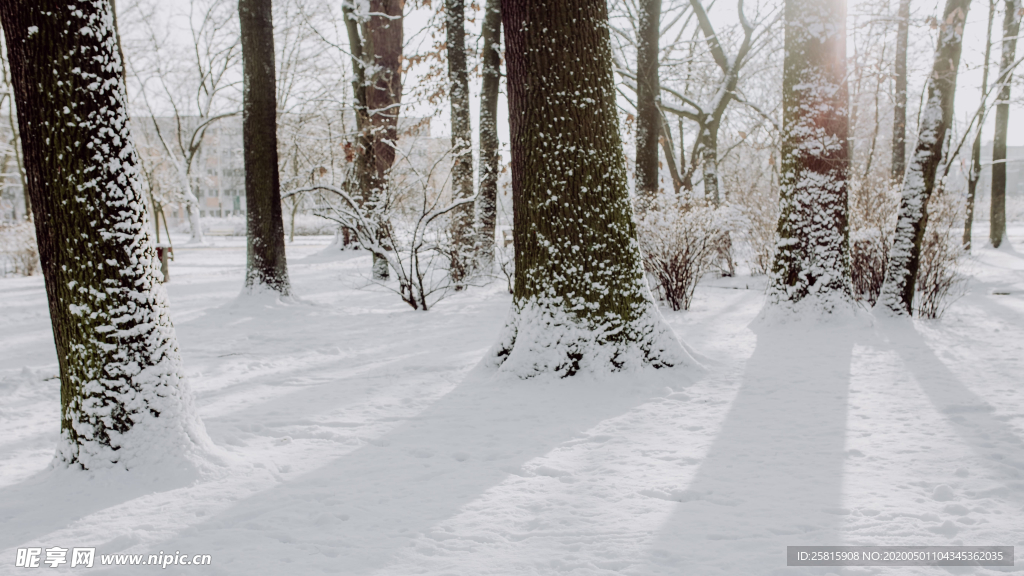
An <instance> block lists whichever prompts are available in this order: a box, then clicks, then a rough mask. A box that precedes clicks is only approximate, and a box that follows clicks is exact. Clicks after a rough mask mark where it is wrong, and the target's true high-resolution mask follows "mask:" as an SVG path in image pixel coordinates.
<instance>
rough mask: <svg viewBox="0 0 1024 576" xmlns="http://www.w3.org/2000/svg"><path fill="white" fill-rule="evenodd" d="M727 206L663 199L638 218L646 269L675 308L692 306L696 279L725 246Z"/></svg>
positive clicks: (665, 298)
mask: <svg viewBox="0 0 1024 576" xmlns="http://www.w3.org/2000/svg"><path fill="white" fill-rule="evenodd" d="M726 211H727V209H718V210H716V209H715V208H713V207H711V206H708V205H706V204H704V203H684V202H681V201H679V200H676V199H661V200H659V202H658V203H657V205H655V206H653V207H651V208H650V209H648V210H645V211H644V214H643V215H642V216H641V217H640V218H639V219H638V222H637V237H638V239H639V241H640V249H641V251H642V252H643V255H644V269H645V270H646V272H647V274H648V275H649V276H650V277H651V278H652V279H653V280H654V283H655V292H656V293H657V294H658V296H659V298H660V299H662V300H663V301H665V302H667V303H668V305H669V306H671V307H672V309H673V310H689V309H690V304H691V303H692V301H693V291H694V289H695V288H696V287H697V283H698V282H699V281H700V279H701V278H702V277H703V276H704V274H706V273H707V272H708V271H709V270H711V268H712V267H713V266H714V265H715V261H716V259H717V258H718V256H719V254H720V253H721V251H722V249H723V243H724V241H725V239H726V238H727V230H728V228H727V227H726V226H724V225H723V221H724V219H725V218H724V216H725V212H726Z"/></svg>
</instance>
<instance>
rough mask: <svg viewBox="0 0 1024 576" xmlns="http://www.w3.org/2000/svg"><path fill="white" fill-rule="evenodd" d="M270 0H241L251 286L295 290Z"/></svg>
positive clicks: (248, 275) (247, 280)
mask: <svg viewBox="0 0 1024 576" xmlns="http://www.w3.org/2000/svg"><path fill="white" fill-rule="evenodd" d="M272 12H273V10H272V7H271V0H239V2H238V15H239V20H240V22H241V38H242V79H243V88H242V139H243V158H244V162H245V204H246V224H247V226H246V237H247V239H248V242H247V256H248V257H247V262H246V273H245V287H246V289H247V290H254V289H255V290H259V289H264V288H268V289H270V290H273V291H275V292H278V293H279V294H282V295H287V294H288V293H289V292H290V291H291V287H290V285H289V283H288V264H287V262H286V260H285V252H284V221H283V215H282V213H281V212H282V211H281V183H280V176H279V174H278V168H277V92H276V87H275V83H276V78H277V76H276V74H275V71H274V24H273V18H272ZM296 201H297V200H296Z"/></svg>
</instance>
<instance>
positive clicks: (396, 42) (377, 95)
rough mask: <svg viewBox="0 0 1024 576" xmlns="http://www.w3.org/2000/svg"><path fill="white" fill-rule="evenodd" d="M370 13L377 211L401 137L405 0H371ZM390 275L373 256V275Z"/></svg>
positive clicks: (367, 45) (367, 42) (366, 43)
mask: <svg viewBox="0 0 1024 576" xmlns="http://www.w3.org/2000/svg"><path fill="white" fill-rule="evenodd" d="M369 4H370V16H369V19H368V20H367V21H366V22H365V33H364V35H363V57H364V59H365V60H367V61H368V63H369V64H372V66H371V68H370V69H371V71H372V72H373V73H372V74H371V75H370V76H368V77H367V78H366V82H367V86H366V106H367V109H368V117H369V123H370V126H369V129H370V140H371V146H372V148H373V164H374V166H373V167H374V169H373V170H372V171H371V173H370V196H371V198H372V200H371V203H370V206H371V208H372V209H374V210H376V211H377V212H378V213H380V214H382V215H383V213H384V212H385V210H386V209H387V207H386V206H385V204H386V202H387V190H386V189H387V186H388V182H387V180H388V172H389V171H390V170H391V166H392V165H393V164H394V163H395V143H396V142H397V140H398V115H399V111H400V104H401V102H402V39H403V28H402V27H403V11H404V9H405V0H370V2H369ZM388 226H389V223H388V222H387V221H386V218H384V217H383V216H382V217H381V222H380V229H381V233H382V237H381V238H380V241H382V242H383V241H385V240H386V236H387V232H386V230H387V227H388ZM388 276H389V272H388V263H387V260H385V259H384V258H382V257H380V256H376V255H375V256H374V258H373V277H374V278H375V279H377V280H384V279H387V278H388Z"/></svg>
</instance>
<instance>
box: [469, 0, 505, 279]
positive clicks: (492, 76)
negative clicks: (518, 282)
mask: <svg viewBox="0 0 1024 576" xmlns="http://www.w3.org/2000/svg"><path fill="white" fill-rule="evenodd" d="M481 36H482V37H481V42H482V43H483V46H484V49H483V80H482V82H481V84H482V86H481V89H480V185H479V190H478V191H477V194H478V196H477V200H476V206H475V212H476V231H477V267H478V268H479V269H480V270H482V271H483V272H484V273H489V272H491V271H492V270H493V269H494V233H495V225H496V224H497V220H498V165H499V162H500V160H501V155H500V154H499V152H498V94H499V89H500V86H501V84H500V83H501V2H500V0H487V4H486V5H485V7H484V23H483V31H482V35H481Z"/></svg>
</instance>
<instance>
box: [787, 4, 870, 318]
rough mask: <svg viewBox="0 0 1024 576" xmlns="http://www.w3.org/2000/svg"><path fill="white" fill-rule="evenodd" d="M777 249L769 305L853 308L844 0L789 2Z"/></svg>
mask: <svg viewBox="0 0 1024 576" xmlns="http://www.w3.org/2000/svg"><path fill="white" fill-rule="evenodd" d="M785 21H786V25H785V26H786V41H785V51H786V52H785V53H786V58H785V62H784V64H783V78H782V106H783V116H782V122H783V126H782V131H783V134H782V149H781V156H782V174H781V178H780V183H779V192H780V200H779V203H780V210H779V226H778V234H779V240H778V249H777V251H776V255H775V263H774V265H773V266H772V274H771V279H770V281H769V287H768V305H769V306H780V307H783V308H786V309H796V308H797V305H798V304H799V305H800V307H801V308H803V307H809V308H811V309H812V310H814V311H816V312H817V313H826V314H827V313H832V312H836V311H839V310H840V309H842V308H845V307H847V306H849V305H850V303H851V302H852V296H851V287H850V254H849V221H848V216H847V191H848V178H849V168H850V166H849V141H848V134H849V95H848V92H847V87H846V86H847V85H846V3H845V2H844V1H843V0H787V1H786V5H785Z"/></svg>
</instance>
